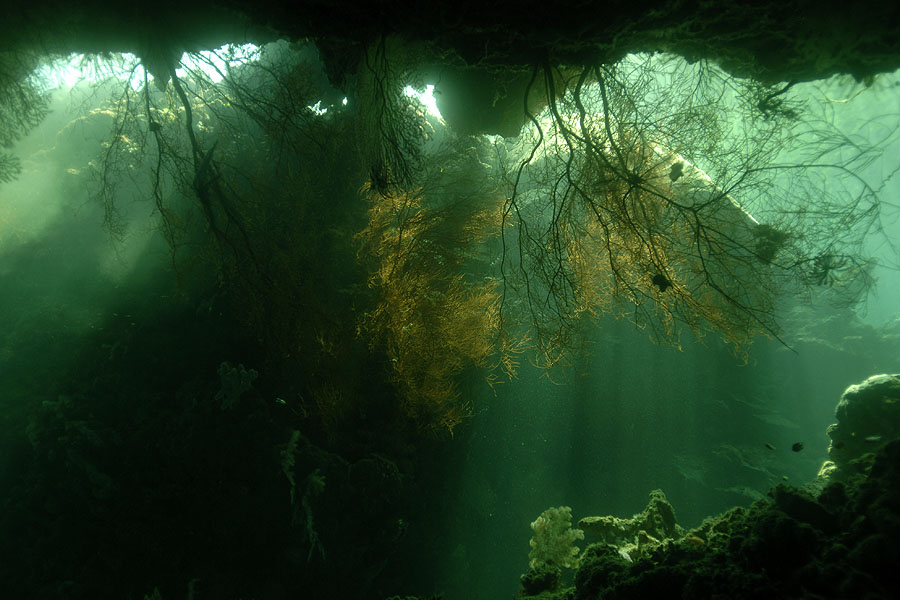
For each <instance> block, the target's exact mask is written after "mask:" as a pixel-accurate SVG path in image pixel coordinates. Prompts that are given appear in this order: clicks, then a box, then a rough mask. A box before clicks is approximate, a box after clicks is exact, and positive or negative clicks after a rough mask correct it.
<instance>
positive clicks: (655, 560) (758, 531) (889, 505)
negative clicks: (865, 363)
mask: <svg viewBox="0 0 900 600" xmlns="http://www.w3.org/2000/svg"><path fill="white" fill-rule="evenodd" d="M898 417H900V376H898V375H878V376H875V377H870V378H869V379H867V380H866V381H864V382H863V383H861V384H859V385H855V386H851V387H850V388H849V389H848V390H847V391H846V392H845V393H844V395H843V396H842V398H841V401H840V403H839V405H838V409H837V419H838V424H837V425H836V426H833V427H832V428H830V430H829V435H830V436H831V439H832V449H833V450H839V451H840V450H847V452H846V453H841V452H837V453H834V454H832V458H838V459H839V460H841V459H845V458H846V460H841V462H839V463H838V465H837V466H832V470H833V471H835V472H838V473H842V472H844V471H848V472H849V470H851V469H852V472H850V475H852V476H848V477H843V478H842V477H832V478H820V479H819V480H817V481H816V482H814V483H811V484H809V485H807V486H805V487H804V488H803V489H798V488H794V487H791V486H788V485H784V484H781V485H778V486H776V487H775V488H773V489H772V490H771V491H770V492H769V494H768V496H767V497H766V498H764V499H761V500H757V501H756V502H754V503H753V504H752V505H751V506H749V507H746V508H745V507H737V508H734V509H732V510H730V511H728V512H726V513H724V514H722V515H719V516H717V517H710V518H708V519H706V520H704V521H703V523H702V524H701V525H700V526H699V527H697V528H695V529H692V530H690V531H687V532H683V531H682V529H681V528H680V527H678V525H677V524H676V523H675V513H674V510H672V507H671V506H670V505H669V504H668V502H666V501H665V496H664V495H663V494H662V492H659V491H654V492H653V493H652V494H651V501H650V505H649V506H648V507H647V509H646V510H644V511H643V512H641V513H639V514H638V515H635V516H634V517H632V518H631V519H619V518H616V517H588V518H586V519H582V520H581V522H579V527H580V528H581V529H584V530H585V539H586V540H588V541H591V540H593V541H594V542H595V543H592V544H590V545H588V547H587V548H586V549H585V551H584V552H583V553H582V554H581V556H580V557H579V559H578V568H577V571H576V573H575V580H574V586H572V587H563V586H561V585H560V584H559V580H553V581H550V582H547V581H546V580H545V584H547V583H549V587H547V586H546V585H545V586H543V587H542V586H531V587H528V588H526V589H524V590H522V593H521V596H520V597H521V598H532V599H536V598H540V599H541V600H572V599H575V600H600V599H601V598H602V599H603V600H624V599H631V598H684V599H688V598H690V599H691V600H701V599H704V598H729V599H731V600H756V599H760V600H761V599H763V598H765V599H766V600H781V599H784V600H788V599H790V600H795V599H796V600H801V599H804V600H805V599H810V598H813V599H819V600H825V599H834V600H837V599H845V598H865V599H866V600H878V599H881V598H884V599H888V598H890V599H893V598H896V597H897V596H896V590H898V589H900V569H897V565H900V544H898V543H897V540H900V439H895V438H898V437H900V427H898V424H900V418H898ZM874 436H880V437H879V438H878V439H877V440H876V438H875V437H874ZM866 438H869V441H866ZM836 444H843V446H840V447H835V446H836ZM850 451H853V452H855V453H856V454H851V453H850ZM842 469H843V470H844V471H842ZM651 538H652V542H651V541H650V540H651ZM642 540H643V544H642ZM539 588H541V589H540V591H539V593H535V592H537V591H538V589H539Z"/></svg>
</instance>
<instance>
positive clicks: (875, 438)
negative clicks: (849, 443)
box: [865, 435, 881, 444]
mask: <svg viewBox="0 0 900 600" xmlns="http://www.w3.org/2000/svg"><path fill="white" fill-rule="evenodd" d="M865 442H866V443H867V444H879V443H881V436H880V435H867V436H866V439H865Z"/></svg>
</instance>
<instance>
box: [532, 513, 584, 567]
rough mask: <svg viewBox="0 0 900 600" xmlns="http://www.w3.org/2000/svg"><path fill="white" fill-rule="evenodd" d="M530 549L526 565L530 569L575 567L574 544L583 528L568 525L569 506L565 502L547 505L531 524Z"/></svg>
mask: <svg viewBox="0 0 900 600" xmlns="http://www.w3.org/2000/svg"><path fill="white" fill-rule="evenodd" d="M531 528H532V529H533V530H534V537H532V538H531V541H530V542H529V544H530V545H531V552H529V553H528V558H529V563H528V565H529V566H530V567H531V568H532V569H538V568H540V567H543V566H557V567H567V568H575V567H576V566H578V552H579V550H578V546H575V545H574V543H575V541H577V540H583V539H584V532H583V531H582V530H580V529H572V509H571V508H570V507H568V506H560V507H557V508H548V509H547V510H545V511H544V512H542V513H541V516H539V517H538V518H537V519H536V520H535V521H534V522H533V523H532V524H531Z"/></svg>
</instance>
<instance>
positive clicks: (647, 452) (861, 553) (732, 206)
mask: <svg viewBox="0 0 900 600" xmlns="http://www.w3.org/2000/svg"><path fill="white" fill-rule="evenodd" d="M358 58H359V60H358V62H357V63H356V66H355V67H353V68H350V67H347V66H346V65H344V66H343V67H341V68H338V67H337V66H336V65H335V64H334V63H333V62H331V61H328V60H325V54H324V53H323V52H321V51H320V48H318V47H317V45H316V43H314V42H313V41H307V40H298V41H286V40H283V39H282V40H272V41H270V42H268V43H264V44H260V45H249V44H247V45H225V46H222V47H220V48H218V49H215V50H197V51H191V52H186V53H181V52H177V53H174V52H172V51H170V50H169V49H167V48H166V47H164V46H162V45H160V46H154V45H153V44H150V45H148V46H147V47H146V48H145V49H144V51H143V52H142V54H140V55H136V54H118V53H110V52H106V53H97V54H87V55H85V54H81V55H53V54H47V55H38V54H35V55H26V54H15V53H10V52H4V53H0V116H2V118H0V143H2V146H3V148H2V149H0V597H3V598H13V599H29V598H35V599H72V600H74V599H82V598H84V599H88V598H90V599H105V598H110V599H112V598H116V599H123V600H124V599H134V600H161V599H165V600H171V599H192V600H206V599H243V600H254V599H255V600H270V599H271V600H280V599H289V598H301V599H344V598H348V599H351V598H352V599H363V600H367V599H372V600H415V599H421V600H426V599H428V600H436V599H439V598H440V599H443V600H511V599H514V598H515V599H523V600H524V599H528V598H533V599H541V600H575V599H578V600H600V599H625V598H629V599H632V598H662V597H666V598H690V599H692V600H697V599H702V598H731V599H750V598H754V599H755V598H767V599H772V598H796V599H800V598H868V599H875V598H894V597H896V595H895V594H896V593H897V590H898V589H900V571H898V570H897V568H896V565H898V564H900V545H898V541H900V302H898V297H900V272H898V269H900V251H898V244H900V220H898V218H900V177H898V176H897V174H898V172H900V72H897V73H883V74H880V75H877V76H874V77H868V78H863V79H860V80H857V79H854V78H853V77H852V76H850V75H836V76H834V77H832V78H830V79H823V80H810V81H794V80H792V81H776V82H765V81H759V80H756V79H752V78H743V79H742V78H738V77H736V76H734V75H732V74H730V73H729V72H728V71H725V70H723V69H722V68H720V67H719V66H718V65H717V64H715V63H714V62H712V61H707V60H693V61H688V60H686V59H684V58H682V57H680V56H676V55H674V54H665V53H653V54H639V53H634V54H627V55H624V56H623V57H622V58H621V59H620V60H617V61H615V62H609V63H602V64H593V63H592V64H589V65H586V66H585V65H572V66H569V65H566V64H552V63H550V62H544V63H541V64H539V65H538V66H534V67H531V66H526V67H522V68H520V69H510V70H506V71H496V72H493V73H491V74H490V76H489V77H488V79H489V81H488V80H487V79H479V77H481V75H479V77H473V76H472V73H469V72H467V70H466V68H465V67H464V66H463V65H461V64H457V63H454V62H453V61H449V60H447V59H446V57H445V56H441V55H436V54H429V53H428V52H427V51H426V49H424V47H421V46H418V45H415V44H414V43H412V42H409V41H408V40H402V39H395V38H390V37H383V38H379V39H378V41H377V42H375V43H372V44H369V45H366V46H361V47H360V49H359V56H358ZM472 98H475V99H476V100H477V102H476V101H467V100H471V99H472Z"/></svg>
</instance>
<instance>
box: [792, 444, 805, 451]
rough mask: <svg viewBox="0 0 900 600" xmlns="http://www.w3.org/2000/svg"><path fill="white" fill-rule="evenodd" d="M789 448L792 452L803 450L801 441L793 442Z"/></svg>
mask: <svg viewBox="0 0 900 600" xmlns="http://www.w3.org/2000/svg"><path fill="white" fill-rule="evenodd" d="M791 450H793V451H794V452H800V451H801V450H803V442H794V445H793V446H791Z"/></svg>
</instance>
